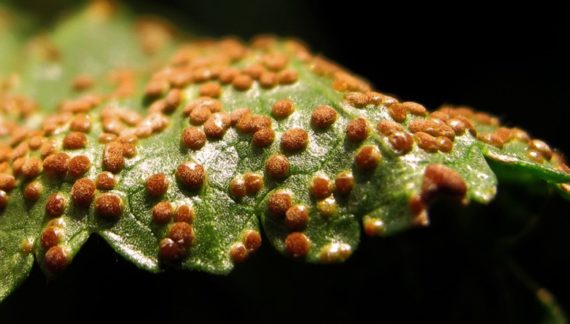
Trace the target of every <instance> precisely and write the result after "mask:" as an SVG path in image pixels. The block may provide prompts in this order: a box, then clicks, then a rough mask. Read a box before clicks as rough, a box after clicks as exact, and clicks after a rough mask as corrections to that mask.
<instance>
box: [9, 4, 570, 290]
mask: <svg viewBox="0 0 570 324" xmlns="http://www.w3.org/2000/svg"><path fill="white" fill-rule="evenodd" d="M121 10H122V9H120V8H116V10H115V11H109V12H107V11H105V12H101V11H100V10H94V9H93V8H91V7H90V8H88V9H87V10H86V11H84V12H81V13H79V14H78V15H79V16H78V17H76V19H77V20H74V22H73V24H72V23H70V22H63V23H62V24H61V26H59V27H58V28H56V29H54V32H53V33H51V34H47V35H45V38H46V39H45V44H44V45H42V46H47V47H49V48H51V49H52V50H54V51H56V52H57V53H59V55H56V56H49V55H47V56H46V53H47V52H49V51H32V52H26V51H25V49H26V48H28V47H27V44H28V43H29V42H30V41H31V40H27V39H22V42H21V43H20V44H14V46H15V47H14V48H15V52H20V51H21V52H23V53H26V55H23V57H21V58H19V59H20V60H21V62H19V64H9V63H8V62H4V61H0V256H1V258H0V299H3V298H4V297H6V296H7V295H8V294H9V293H10V292H11V291H12V290H13V289H14V288H15V287H17V286H18V285H19V284H20V283H21V282H22V281H23V280H24V279H25V277H26V276H27V274H28V272H29V271H30V268H31V267H32V265H33V262H34V259H35V260H36V262H37V263H39V264H40V266H41V268H42V269H43V270H45V271H46V272H47V273H48V275H50V276H51V275H57V274H60V273H61V272H62V271H64V269H65V268H66V267H67V266H68V265H69V264H70V263H71V262H72V260H73V258H74V256H75V255H76V253H77V252H78V251H79V249H80V248H81V246H82V244H83V243H84V242H85V241H86V240H87V239H88V238H89V236H90V235H99V236H101V237H102V238H103V239H105V240H106V241H107V242H108V243H109V244H110V245H111V246H112V247H113V248H114V249H115V250H116V251H117V252H118V253H119V254H121V255H122V256H123V257H125V258H126V259H128V260H130V261H131V262H133V263H134V264H136V265H137V266H138V267H140V268H142V269H145V270H148V271H152V272H158V271H161V270H164V269H168V268H172V267H175V268H182V269H191V270H200V271H207V272H211V273H218V274H223V273H228V272H229V271H230V270H231V269H232V267H233V266H234V263H240V262H244V261H246V260H247V259H248V258H249V257H250V256H251V255H252V254H253V253H255V251H256V250H258V249H259V248H260V246H261V245H262V244H266V245H271V246H273V247H274V248H276V249H277V250H278V251H279V252H280V253H282V254H284V255H286V256H288V257H291V258H293V259H296V260H304V261H307V262H312V263H331V262H342V261H344V260H346V259H347V258H349V256H350V255H351V253H353V251H354V250H356V249H357V246H358V244H359V241H360V237H361V233H364V234H365V235H368V236H378V235H392V234H396V233H399V232H401V231H403V230H406V229H409V228H412V227H418V226H426V225H427V224H429V217H428V210H429V205H430V204H431V203H432V202H433V201H434V200H436V199H437V198H438V197H440V196H448V197H451V198H453V199H452V200H456V201H459V202H460V203H461V204H467V203H469V202H471V201H475V202H477V203H487V202H489V201H490V200H492V199H493V197H494V196H495V194H496V185H497V176H496V174H495V172H494V170H493V169H496V170H497V174H498V175H499V176H500V175H501V172H502V171H504V170H510V171H513V172H519V173H520V174H524V175H525V176H526V177H531V178H533V179H535V180H537V181H543V182H547V183H548V185H549V186H551V187H553V188H555V189H556V190H558V191H559V192H560V193H561V194H562V195H564V196H566V197H569V196H570V184H569V183H570V168H569V167H568V166H567V165H566V164H565V162H564V158H563V156H562V154H561V153H559V152H558V151H556V150H554V149H552V148H550V147H549V146H548V145H547V144H546V143H545V142H544V141H541V140H538V139H534V138H531V137H530V135H528V134H527V133H525V132H524V131H522V130H520V129H518V128H507V127H505V126H502V125H501V124H500V122H499V120H498V119H497V118H495V117H493V116H490V115H487V114H485V113H480V112H476V111H474V110H472V109H471V108H467V107H451V106H445V107H441V108H439V109H436V110H435V111H433V112H429V111H428V110H427V109H426V108H425V107H424V106H422V105H421V104H418V103H415V102H409V101H399V100H398V99H396V98H393V97H390V96H387V95H384V94H382V93H379V92H376V91H373V89H372V88H371V87H370V85H369V84H367V83H366V82H365V81H363V80H362V79H360V78H359V77H358V76H355V75H352V74H351V73H350V72H348V71H346V70H344V69H343V68H341V67H340V66H338V65H336V64H334V63H332V62H330V61H328V60H326V59H325V58H323V57H321V56H317V55H314V54H312V53H311V52H310V51H309V50H308V49H307V48H306V47H305V46H304V45H302V44H301V43H299V42H297V41H294V40H290V39H278V38H274V37H270V36H261V37H258V38H255V39H253V40H251V41H248V42H246V41H242V40H239V39H236V38H231V37H230V38H223V39H219V40H207V41H200V40H192V41H189V42H186V41H184V40H182V39H180V38H178V37H177V36H174V34H173V35H170V36H169V37H166V38H165V39H163V40H162V41H161V42H160V44H158V45H157V44H154V43H153V41H152V40H149V39H144V37H142V36H141V35H140V34H137V32H136V28H135V24H136V23H135V22H133V21H130V20H129V19H132V18H125V17H122V16H121ZM93 17H96V18H97V19H92V18H93ZM126 17H131V15H126ZM0 19H2V16H1V15H0ZM74 19H75V18H74ZM119 19H120V23H118V20H119ZM11 23H12V22H7V23H6V24H7V26H9V28H11V30H13V31H14V33H19V32H20V31H21V30H20V29H19V28H23V27H20V26H18V25H17V24H15V25H10V24H11ZM125 23H129V24H130V27H129V28H124V26H125ZM94 24H97V27H94ZM77 25H80V26H82V27H81V28H79V29H77ZM152 26H154V25H152ZM148 28H151V27H148ZM152 28H155V27H152ZM156 28H160V27H158V26H156ZM95 33H97V34H104V35H108V37H109V38H111V41H115V42H117V44H116V45H117V46H116V47H113V48H109V47H108V46H105V45H104V44H102V43H100V42H102V41H103V40H102V38H101V37H95V36H97V35H95ZM61 35H65V37H62V36H61ZM3 41H4V40H3V39H2V38H0V42H3ZM105 41H109V40H107V39H105ZM69 42H71V43H73V44H74V45H73V46H68V43H69ZM98 42H99V43H98ZM42 44H43V43H42ZM83 47H85V48H96V49H97V50H98V51H101V52H97V56H96V57H95V56H93V57H90V56H87V57H78V55H73V54H74V53H75V51H76V50H77V49H78V48H83ZM81 53H85V51H82V52H81ZM117 53H121V55H117ZM14 57H16V56H14ZM47 63H49V64H51V65H50V66H57V68H58V71H59V70H60V71H62V72H61V74H60V75H59V74H58V76H57V77H54V79H53V80H52V79H50V80H45V79H41V78H40V79H38V77H37V76H38V75H43V74H42V71H43V70H42V69H44V68H45V66H46V64H47ZM71 66H73V67H74V69H71V68H70V67H71ZM44 72H45V71H44ZM44 74H45V73H44ZM12 76H16V77H15V78H16V79H17V80H18V82H14V81H13V79H12ZM262 231H263V235H262ZM262 237H264V238H267V240H266V241H267V242H262ZM22 242H24V243H25V244H24V243H22Z"/></svg>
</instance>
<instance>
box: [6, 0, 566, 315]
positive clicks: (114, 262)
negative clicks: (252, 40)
mask: <svg viewBox="0 0 570 324" xmlns="http://www.w3.org/2000/svg"><path fill="white" fill-rule="evenodd" d="M132 2H133V3H136V2H135V1H132ZM139 2H140V1H139ZM160 6H161V8H162V9H160V10H164V11H165V12H166V13H167V14H169V16H170V17H172V19H173V21H175V22H176V23H177V24H180V25H184V24H188V22H192V24H193V25H195V26H197V27H198V28H199V29H200V30H204V31H209V33H210V34H211V35H214V36H218V35H226V34H237V35H239V36H242V37H245V38H247V37H250V36H252V35H255V34H258V33H260V32H264V33H267V32H269V33H276V34H278V35H283V36H296V37H299V38H302V39H304V40H305V41H306V42H307V43H308V44H309V45H310V47H311V48H312V49H313V50H314V51H315V52H318V53H322V54H324V55H326V56H328V57H330V58H332V59H334V60H336V61H338V62H340V63H341V64H343V65H345V66H346V67H348V68H349V69H351V70H352V71H354V72H356V73H358V74H360V75H362V76H364V77H365V78H367V79H369V80H370V81H371V82H372V83H373V84H374V85H375V86H376V88H377V89H379V90H381V91H385V92H388V93H394V94H397V95H398V96H399V97H400V98H401V99H404V100H413V101H418V102H421V103H424V104H426V106H428V107H429V108H431V109H434V108H436V107H438V106H439V105H441V104H443V103H454V104H467V105H472V106H474V107H476V108H478V109H480V110H486V111H489V112H492V113H494V114H497V115H498V116H500V117H501V118H502V120H503V121H504V122H505V123H506V124H508V125H517V126H521V127H523V128H525V129H527V130H529V131H530V133H531V134H532V135H534V136H537V137H540V138H544V139H546V140H547V141H548V142H549V143H551V144H552V145H553V146H555V147H558V148H560V149H562V150H563V151H566V152H570V145H569V144H570V143H568V141H567V139H566V132H567V127H566V125H567V123H568V120H569V117H570V112H569V110H570V109H569V108H570V63H569V62H568V58H569V57H570V56H569V55H568V54H570V53H569V51H568V49H566V48H565V47H567V45H568V44H567V43H568V41H569V40H570V37H569V36H570V32H569V31H570V12H569V10H568V9H569V8H568V7H567V6H559V7H556V6H552V5H550V4H546V3H532V4H529V5H521V4H517V5H516V6H515V5H513V6H511V7H502V8H499V7H497V6H491V5H489V6H485V5H483V4H480V3H478V4H477V5H469V4H466V3H458V4H457V5H451V6H450V5H446V6H443V5H435V4H432V3H429V4H424V5H415V4H414V5H412V4H407V3H400V2H397V3H395V2H388V3H384V2H375V3H371V2H364V1H347V2H345V3H339V4H332V2H330V1H329V2H315V1H310V2H309V1H302V0H288V1H287V0H279V1H261V0H248V1H241V2H238V1H222V0H209V1H194V2H189V1H172V0H171V1H161V4H160ZM157 7H158V5H151V6H147V7H144V8H142V9H141V11H143V12H149V11H152V10H155V9H156V8H157ZM164 8H167V9H164ZM511 189H512V188H507V187H501V188H500V189H499V190H500V192H501V195H500V196H499V199H498V202H497V203H495V204H493V205H492V206H487V207H482V208H479V207H477V206H475V207H473V208H471V209H469V210H468V211H467V212H459V211H458V210H456V209H455V208H454V207H453V206H451V207H450V206H449V205H447V204H445V205H437V206H435V208H434V210H433V211H432V214H433V215H434V217H433V226H432V227H430V228H428V229H420V230H413V231H410V232H407V233H405V234H403V235H400V236H398V237H394V238H388V239H368V238H364V239H363V241H362V243H361V246H360V249H359V250H358V251H357V252H356V253H355V255H354V256H353V258H351V259H350V260H349V261H348V262H347V263H346V264H343V265H338V266H326V267H324V266H313V265H305V264H300V263H296V262H293V261H290V260H287V259H286V258H283V257H281V256H278V255H277V254H276V252H274V251H273V250H272V249H271V248H270V247H268V246H265V247H264V248H262V250H261V251H260V252H259V253H258V254H257V255H256V256H255V257H254V258H253V259H252V260H250V261H249V262H248V263H246V264H244V265H240V266H238V267H237V269H236V271H234V272H233V273H232V274H231V275H230V276H228V277H216V276H212V275H207V274H201V273H178V272H168V273H165V274H161V275H150V274H147V273H144V272H143V271H139V270H137V269H135V267H134V266H132V265H130V264H128V263H127V262H125V261H123V260H122V259H121V258H120V257H117V256H115V254H114V253H113V252H112V251H111V250H110V248H108V247H107V246H106V244H105V243H104V242H103V241H102V240H100V239H97V238H92V239H90V241H89V242H88V243H87V245H86V246H85V247H84V249H83V250H82V251H81V252H80V253H79V254H78V256H77V257H76V259H75V261H74V263H73V264H72V265H71V267H70V268H69V269H68V270H67V272H66V273H65V275H64V276H62V277H61V278H59V279H57V280H55V281H46V279H45V277H44V276H43V274H41V273H40V271H39V270H38V269H37V268H35V269H34V270H33V272H32V275H31V278H30V279H29V280H28V281H26V282H25V283H24V284H23V286H22V287H21V288H20V289H18V290H17V291H16V292H15V293H14V295H13V296H11V297H10V298H8V299H7V300H6V302H4V303H3V304H2V305H0V314H2V316H0V322H2V323H3V322H4V321H6V322H15V321H16V319H18V320H19V322H20V321H21V320H23V319H32V318H36V319H37V318H40V319H47V320H52V319H53V320H61V321H63V322H66V321H73V322H78V321H83V320H88V321H93V320H97V321H99V320H109V321H113V320H114V319H117V318H118V317H122V318H125V319H130V320H134V318H141V319H145V320H153V321H158V320H160V321H161V322H162V321H165V322H168V321H172V322H179V321H182V320H184V321H188V322H198V321H208V322H210V321H212V322H213V321H224V322H230V321H236V322H237V321H240V322H241V321H247V322H298V321H301V322H304V321H307V320H319V322H321V321H323V322H324V321H328V322H346V321H356V320H363V319H365V318H369V321H375V322H412V321H413V322H416V321H420V320H421V321H423V322H438V323H441V322H462V323H466V322H474V323H475V322H477V323H480V322H497V323H499V322H500V323H521V322H528V323H535V322H537V321H538V320H539V319H540V318H539V316H540V312H538V311H537V310H538V309H537V308H536V305H535V304H533V299H532V294H531V293H530V291H529V290H527V289H526V288H524V285H522V284H521V281H520V277H517V276H516V275H515V274H513V272H512V271H511V270H512V268H510V267H509V265H508V263H507V261H506V260H508V259H509V258H511V257H512V258H513V260H514V261H515V262H517V263H519V264H520V265H521V267H522V268H524V269H526V270H527V271H528V274H529V276H530V277H532V278H534V279H535V280H536V282H537V283H539V284H540V285H543V286H545V287H546V288H548V289H549V290H550V291H551V292H553V293H554V295H556V296H557V297H558V299H559V302H560V304H561V305H562V306H563V307H564V308H566V309H567V310H570V290H569V289H570V279H569V278H568V273H570V252H569V249H570V238H569V235H568V234H567V232H568V228H570V215H568V214H569V213H568V204H567V203H565V202H563V201H561V200H560V199H558V198H550V199H544V198H539V199H535V197H531V196H525V194H524V193H522V192H517V190H516V189H514V190H511ZM510 192H514V193H515V194H517V195H515V196H514V198H512V197H511V196H510V195H509V194H508V193H510ZM511 199H512V200H511ZM505 201H506V204H508V205H509V208H506V209H505V208H504V207H503V205H502V203H503V202H505ZM513 209H516V210H517V211H520V212H519V213H515V214H516V215H514V216H506V214H511V213H512V210H513ZM539 216H540V217H539ZM533 222H534V223H535V226H534V227H533V229H532V230H530V232H529V233H528V235H527V236H525V237H524V238H522V239H520V240H519V241H518V244H517V245H516V246H515V247H512V248H508V249H503V248H502V247H503V244H504V238H505V237H507V238H512V237H513V235H514V234H515V233H517V232H519V231H520V230H521V228H523V227H524V226H525V225H526V224H528V223H533ZM498 247H499V248H498ZM114 312H116V313H117V314H119V315H117V314H115V315H114ZM3 318H5V320H4V321H2V319H3Z"/></svg>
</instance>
